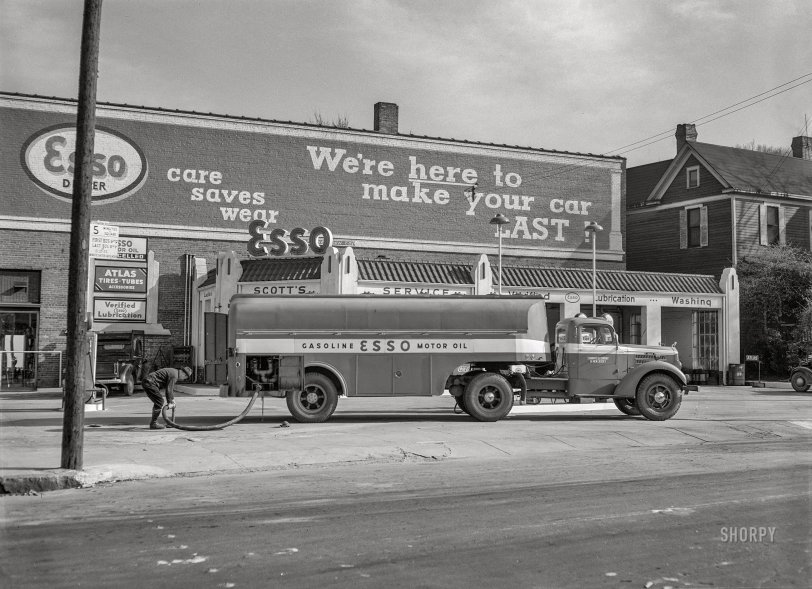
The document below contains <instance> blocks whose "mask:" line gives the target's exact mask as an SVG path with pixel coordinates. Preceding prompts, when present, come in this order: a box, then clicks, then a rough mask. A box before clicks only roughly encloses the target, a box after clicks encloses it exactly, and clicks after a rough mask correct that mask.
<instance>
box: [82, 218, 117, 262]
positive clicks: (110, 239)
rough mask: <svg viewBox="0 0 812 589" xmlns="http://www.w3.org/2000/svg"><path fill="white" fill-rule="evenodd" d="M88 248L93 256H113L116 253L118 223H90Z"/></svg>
mask: <svg viewBox="0 0 812 589" xmlns="http://www.w3.org/2000/svg"><path fill="white" fill-rule="evenodd" d="M88 249H89V254H90V256H92V257H94V258H115V257H116V256H117V255H118V225H107V224H105V223H91V224H90V244H89V248H88Z"/></svg>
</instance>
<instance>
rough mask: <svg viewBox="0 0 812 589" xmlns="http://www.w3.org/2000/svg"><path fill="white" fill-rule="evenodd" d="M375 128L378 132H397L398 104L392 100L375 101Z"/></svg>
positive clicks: (395, 133) (393, 133)
mask: <svg viewBox="0 0 812 589" xmlns="http://www.w3.org/2000/svg"><path fill="white" fill-rule="evenodd" d="M375 130H376V131H377V132H378V133H389V134H390V135H397V134H398V105H397V104H394V103H392V102H376V103H375Z"/></svg>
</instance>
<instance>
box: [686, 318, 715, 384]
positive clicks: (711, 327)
mask: <svg viewBox="0 0 812 589" xmlns="http://www.w3.org/2000/svg"><path fill="white" fill-rule="evenodd" d="M717 317H718V314H717V312H716V311H694V312H693V313H692V316H691V326H692V331H693V363H694V369H696V370H708V371H715V370H719V324H718V318H717Z"/></svg>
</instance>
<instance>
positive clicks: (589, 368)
mask: <svg viewBox="0 0 812 589" xmlns="http://www.w3.org/2000/svg"><path fill="white" fill-rule="evenodd" d="M576 346H577V350H578V352H577V353H576V355H575V356H576V357H575V358H570V375H571V376H574V377H575V380H576V381H577V382H572V383H571V384H572V385H573V386H571V392H573V393H575V394H579V395H586V394H595V395H611V394H612V392H613V391H614V388H615V385H616V384H617V382H618V380H619V378H620V377H619V375H618V366H617V356H618V354H617V336H616V335H615V330H614V329H612V327H610V326H609V325H606V324H605V323H595V324H590V323H584V324H582V325H580V326H578V342H577V344H576ZM573 363H574V364H575V365H576V366H575V373H574V374H573V366H572V364H573Z"/></svg>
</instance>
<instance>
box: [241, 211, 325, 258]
mask: <svg viewBox="0 0 812 589" xmlns="http://www.w3.org/2000/svg"><path fill="white" fill-rule="evenodd" d="M248 234H249V235H250V236H251V239H249V240H248V253H249V254H250V255H252V256H256V257H262V256H284V255H286V254H288V253H290V254H292V255H294V256H301V255H304V254H306V253H307V252H308V250H309V251H311V252H313V253H314V254H316V255H317V256H321V255H324V254H325V253H326V252H327V250H328V249H330V247H331V246H332V245H333V233H332V232H331V231H330V230H329V229H328V228H327V227H322V226H318V227H314V228H313V229H312V230H311V231H310V233H309V234H308V232H307V230H306V229H303V228H301V227H296V228H294V229H292V230H291V231H290V232H288V231H287V230H285V229H282V228H281V227H276V228H274V229H271V228H270V227H269V224H268V223H267V222H266V221H260V220H255V221H251V222H250V223H249V224H248ZM266 235H267V237H266Z"/></svg>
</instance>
